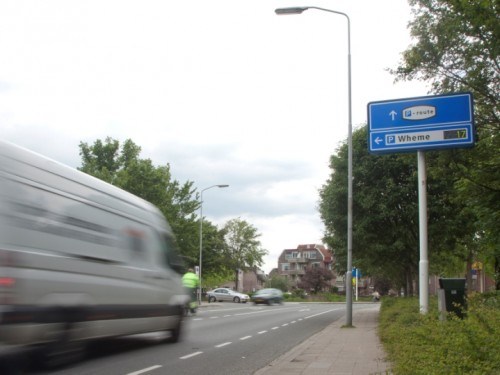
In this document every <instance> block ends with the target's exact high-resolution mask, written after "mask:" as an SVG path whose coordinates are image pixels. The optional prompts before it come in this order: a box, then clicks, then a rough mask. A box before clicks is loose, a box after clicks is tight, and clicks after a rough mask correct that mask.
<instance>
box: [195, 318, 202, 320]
mask: <svg viewBox="0 0 500 375" xmlns="http://www.w3.org/2000/svg"><path fill="white" fill-rule="evenodd" d="M193 320H203V318H194V319H193Z"/></svg>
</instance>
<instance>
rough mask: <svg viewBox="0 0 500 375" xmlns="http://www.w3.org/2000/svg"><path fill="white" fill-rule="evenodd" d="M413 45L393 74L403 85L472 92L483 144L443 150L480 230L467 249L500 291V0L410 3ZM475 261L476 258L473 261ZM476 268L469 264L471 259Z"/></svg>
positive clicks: (466, 244)
mask: <svg viewBox="0 0 500 375" xmlns="http://www.w3.org/2000/svg"><path fill="white" fill-rule="evenodd" d="M409 2H410V5H411V6H412V7H413V13H414V19H413V21H412V22H411V23H410V25H409V26H410V30H411V35H412V37H413V38H414V40H415V43H414V44H413V45H412V46H410V47H409V48H408V49H407V50H406V51H404V52H403V55H402V57H403V58H402V61H401V63H400V65H399V67H397V68H396V69H394V70H392V73H393V74H394V75H395V77H396V79H397V80H413V79H418V80H423V81H427V82H430V83H431V85H432V92H433V93H436V94H442V93H448V92H462V91H469V92H472V94H473V96H474V106H475V110H474V116H475V123H476V127H477V136H478V141H477V143H476V146H475V147H474V149H473V150H471V151H468V150H453V151H450V152H443V153H441V154H440V158H442V159H443V163H445V164H448V165H449V167H450V168H453V171H452V172H453V173H454V174H455V175H456V176H457V177H458V178H457V179H456V181H455V182H454V185H453V187H454V188H455V189H456V193H457V194H456V200H457V201H458V202H460V203H461V204H463V205H464V206H465V207H466V208H465V209H466V210H467V211H468V212H467V215H469V217H472V224H473V225H474V227H475V230H474V231H473V233H472V235H471V238H469V239H468V240H465V241H464V244H463V247H464V249H466V250H465V251H466V252H467V253H468V254H469V255H472V256H473V257H479V258H482V259H481V260H483V261H487V262H488V261H489V263H490V264H493V270H492V273H494V274H495V275H496V282H497V289H499V288H500V231H498V228H500V152H499V150H500V137H499V134H500V132H499V130H500V121H499V114H500V112H499V95H500V78H499V72H500V64H499V51H500V44H499V43H498V40H500V22H499V21H498V20H499V10H500V3H499V2H498V1H497V0H481V1H467V0H410V1H409ZM469 258H471V256H469ZM469 267H470V260H469Z"/></svg>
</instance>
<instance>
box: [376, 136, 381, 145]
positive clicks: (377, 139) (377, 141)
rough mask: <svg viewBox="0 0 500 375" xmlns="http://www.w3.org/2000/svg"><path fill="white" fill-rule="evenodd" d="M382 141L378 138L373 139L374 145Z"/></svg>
mask: <svg viewBox="0 0 500 375" xmlns="http://www.w3.org/2000/svg"><path fill="white" fill-rule="evenodd" d="M382 141H383V139H382V138H379V137H377V138H375V143H376V144H380V142H382Z"/></svg>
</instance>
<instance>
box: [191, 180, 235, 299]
mask: <svg viewBox="0 0 500 375" xmlns="http://www.w3.org/2000/svg"><path fill="white" fill-rule="evenodd" d="M228 186H229V185H212V186H209V187H207V188H205V189H202V190H201V192H200V265H199V269H198V271H199V275H198V276H199V278H200V289H199V291H198V303H200V304H201V261H202V254H203V192H204V191H205V190H208V189H212V188H215V187H217V188H227V187H228Z"/></svg>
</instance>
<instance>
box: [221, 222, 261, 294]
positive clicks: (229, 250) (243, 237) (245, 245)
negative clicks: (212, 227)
mask: <svg viewBox="0 0 500 375" xmlns="http://www.w3.org/2000/svg"><path fill="white" fill-rule="evenodd" d="M222 233H223V236H224V242H225V255H226V264H227V266H228V267H229V268H230V269H231V270H232V271H233V272H234V275H235V289H236V290H237V289H238V272H239V270H243V271H245V270H248V269H252V268H254V267H259V266H261V265H262V263H263V257H264V255H266V254H267V250H265V249H263V248H262V247H261V243H260V241H259V239H258V238H259V237H260V233H258V231H257V228H255V227H254V226H253V225H251V224H249V223H248V222H246V221H245V220H242V219H240V218H237V219H232V220H229V221H228V222H227V223H226V224H225V225H224V227H223V228H222Z"/></svg>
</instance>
